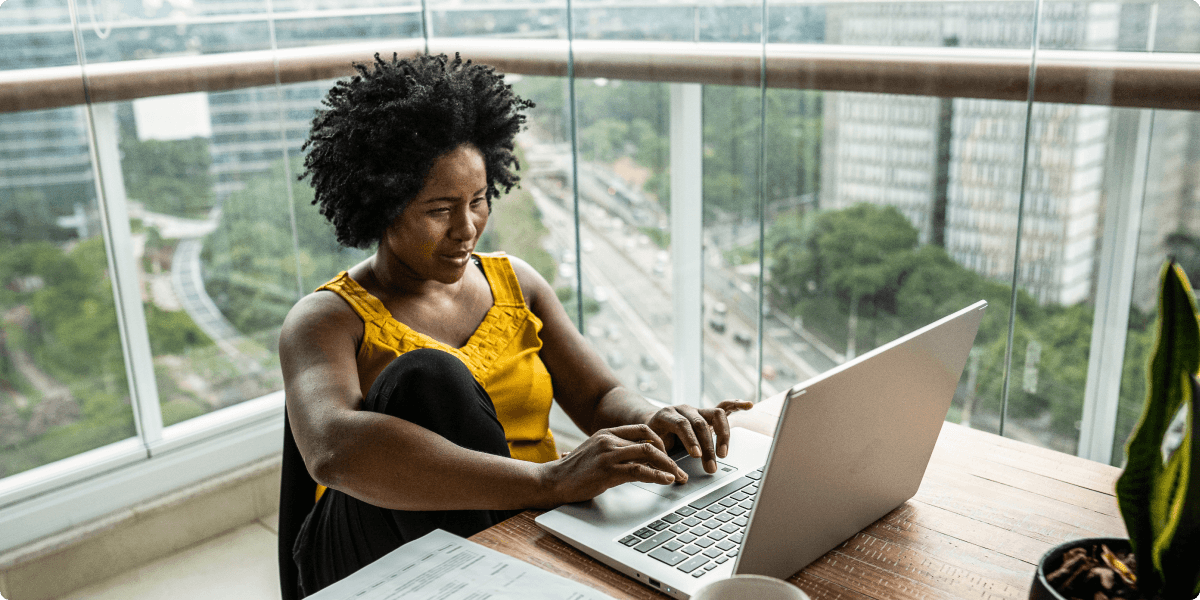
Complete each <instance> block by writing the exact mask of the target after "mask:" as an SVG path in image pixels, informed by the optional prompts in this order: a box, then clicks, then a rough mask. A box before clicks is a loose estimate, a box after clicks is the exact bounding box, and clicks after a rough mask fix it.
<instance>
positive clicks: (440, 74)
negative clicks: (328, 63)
mask: <svg viewBox="0 0 1200 600" xmlns="http://www.w3.org/2000/svg"><path fill="white" fill-rule="evenodd" d="M354 68H355V69H356V70H357V71H358V73H359V74H358V75H356V76H354V77H353V78H351V79H349V80H342V81H339V82H337V84H336V85H334V87H333V89H331V90H329V94H328V95H327V96H326V97H325V99H324V101H323V104H324V106H325V107H327V108H325V109H322V110H318V111H317V116H316V117H315V118H314V119H313V124H312V131H311V132H310V133H309V137H308V140H307V141H305V142H304V146H303V147H302V150H304V151H307V154H306V156H305V158H304V167H305V171H304V172H303V173H301V174H300V179H304V178H305V177H308V178H309V181H310V182H311V184H312V187H313V190H314V192H315V196H314V198H313V204H319V205H320V210H321V214H322V215H324V216H325V218H326V219H328V220H329V222H330V223H332V224H333V227H334V230H335V231H336V233H337V240H338V242H339V243H341V244H342V245H343V246H350V247H355V248H369V247H371V246H373V245H374V244H376V243H377V242H379V240H380V239H381V238H382V237H383V233H384V231H385V230H386V229H387V227H388V226H389V225H390V224H391V223H392V222H393V221H394V220H395V219H396V217H398V216H399V215H400V213H402V212H403V211H404V208H405V207H406V206H407V205H408V203H409V202H410V201H412V199H413V198H414V197H416V195H417V193H418V192H420V191H421V188H422V187H423V186H424V185H425V178H426V177H427V176H428V174H429V170H430V169H431V168H432V166H433V163H434V161H436V160H437V159H438V158H439V157H440V156H442V155H444V154H446V153H447V152H450V151H451V150H454V149H455V148H457V147H459V146H461V145H462V144H471V145H473V146H474V147H475V148H477V149H478V150H479V152H480V153H481V154H482V155H483V161H484V164H485V166H486V169H487V201H488V209H489V210H491V202H492V199H493V198H495V197H497V196H499V195H500V192H499V188H500V187H503V188H504V191H505V193H507V192H508V191H509V190H511V189H512V187H513V186H514V185H516V184H517V181H519V179H520V178H519V177H517V175H516V173H515V172H514V171H515V170H516V169H519V168H520V165H519V164H518V163H517V158H516V156H514V154H513V138H514V137H516V135H517V132H518V131H520V130H521V128H522V125H523V124H524V123H525V115H524V114H522V111H524V110H525V109H527V108H531V107H533V106H534V104H533V103H532V102H530V101H528V100H524V99H522V98H521V97H519V96H517V95H516V94H514V93H513V91H512V86H510V85H507V84H505V83H504V75H501V74H498V73H496V70H495V69H494V68H492V67H489V66H486V65H479V64H472V63H471V61H469V60H468V61H466V62H463V60H462V58H461V57H460V56H459V55H458V54H455V56H454V60H450V59H449V58H448V57H447V56H446V55H444V54H442V55H438V56H429V55H421V56H417V57H415V58H407V59H404V60H397V58H396V55H394V54H393V55H392V60H390V61H385V60H383V59H381V58H379V55H378V54H376V55H375V63H374V69H371V68H369V67H368V66H367V65H362V64H355V65H354Z"/></svg>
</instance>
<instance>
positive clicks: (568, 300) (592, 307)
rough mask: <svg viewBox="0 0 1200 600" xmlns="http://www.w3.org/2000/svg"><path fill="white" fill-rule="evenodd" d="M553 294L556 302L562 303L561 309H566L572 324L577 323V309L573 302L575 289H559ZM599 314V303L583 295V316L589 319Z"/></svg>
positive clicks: (575, 303)
mask: <svg viewBox="0 0 1200 600" xmlns="http://www.w3.org/2000/svg"><path fill="white" fill-rule="evenodd" d="M554 294H555V295H556V296H558V301H559V302H562V305H563V308H565V309H567V315H568V316H570V317H571V322H572V323H579V318H578V317H577V315H578V314H579V309H578V306H577V302H575V288H573V287H560V288H557V289H555V290H554ZM598 312H600V303H599V302H597V301H596V299H595V298H593V297H591V296H589V295H587V294H584V295H583V316H584V317H585V318H586V317H591V316H592V315H594V314H596V313H598Z"/></svg>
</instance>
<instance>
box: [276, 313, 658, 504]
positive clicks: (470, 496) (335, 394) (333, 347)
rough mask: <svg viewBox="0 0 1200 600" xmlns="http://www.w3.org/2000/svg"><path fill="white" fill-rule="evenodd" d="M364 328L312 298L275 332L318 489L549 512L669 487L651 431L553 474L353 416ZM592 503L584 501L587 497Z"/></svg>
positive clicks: (396, 424)
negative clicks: (642, 486)
mask: <svg viewBox="0 0 1200 600" xmlns="http://www.w3.org/2000/svg"><path fill="white" fill-rule="evenodd" d="M362 331H363V325H362V321H361V320H360V319H359V318H358V317H357V315H355V314H354V312H353V311H352V310H351V309H350V308H349V306H347V305H346V304H345V302H344V301H343V300H342V299H340V298H338V297H337V296H336V295H334V294H332V293H329V292H317V293H315V294H311V295H309V296H307V297H305V298H304V299H302V300H301V301H300V302H299V303H297V304H296V306H295V307H293V309H292V310H291V312H289V313H288V316H287V319H286V320H285V321H284V325H283V330H282V332H281V333H280V339H279V353H280V362H281V365H282V368H283V377H284V389H285V393H286V398H287V410H288V416H289V421H290V424H291V427H292V433H293V435H294V436H295V438H296V445H297V446H298V448H299V450H300V454H301V455H302V456H303V457H304V462H305V465H306V466H307V468H308V471H309V474H310V475H311V476H312V477H313V479H314V480H316V481H317V483H320V484H322V485H325V486H327V487H331V488H334V489H338V490H341V491H343V492H346V493H347V494H350V495H352V496H354V497H356V498H359V499H361V500H364V501H366V502H369V503H371V504H375V505H377V506H382V507H384V508H391V509H398V510H457V509H517V508H530V507H552V506H557V505H558V504H562V503H563V502H570V501H576V500H585V499H588V498H592V497H594V496H595V495H596V494H599V493H600V492H602V491H604V490H605V489H607V488H609V487H612V486H613V485H618V484H620V483H625V482H627V481H645V482H652V483H670V482H671V481H673V480H674V476H676V475H677V474H679V473H680V472H679V470H678V468H677V467H675V465H674V464H673V463H671V461H670V459H669V458H667V457H666V454H664V452H663V450H664V449H663V447H662V442H661V441H660V442H658V443H657V444H653V443H641V440H646V439H651V438H654V439H657V438H656V436H654V434H653V433H652V432H651V431H650V429H649V428H648V427H645V426H641V427H626V428H615V429H611V430H606V431H604V432H602V434H600V435H598V436H596V437H595V439H592V440H589V443H588V444H587V445H586V447H584V446H581V447H580V449H579V451H577V452H576V453H573V454H579V456H577V457H576V456H573V457H572V461H571V468H570V469H567V470H564V469H551V468H549V467H548V466H547V465H539V464H535V463H529V462H525V461H519V460H513V459H510V458H504V457H500V456H494V455H491V454H487V453H483V452H476V451H473V450H468V449H465V448H462V447H460V446H458V445H456V444H453V443H451V442H450V441H448V440H446V439H445V438H443V437H442V436H440V435H437V434H436V433H434V432H432V431H429V430H428V429H425V428H423V427H420V426H418V425H415V424H413V423H410V422H408V421H404V420H401V419H398V418H395V417H392V416H389V415H384V414H379V413H373V412H368V411H363V410H359V407H360V406H361V404H362V400H363V398H362V393H361V391H360V390H359V382H358V369H357V365H356V363H355V353H356V352H357V349H358V344H359V341H360V339H361V336H362ZM589 494H590V495H589Z"/></svg>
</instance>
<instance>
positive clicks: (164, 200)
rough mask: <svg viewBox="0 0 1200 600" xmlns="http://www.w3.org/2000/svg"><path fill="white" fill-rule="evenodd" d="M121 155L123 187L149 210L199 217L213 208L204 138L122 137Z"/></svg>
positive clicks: (206, 145) (208, 159) (207, 154)
mask: <svg viewBox="0 0 1200 600" xmlns="http://www.w3.org/2000/svg"><path fill="white" fill-rule="evenodd" d="M121 155H122V156H121V172H122V174H123V175H124V177H125V190H126V192H127V193H128V194H129V197H130V198H132V199H134V200H137V201H139V202H142V203H143V204H144V205H145V206H146V208H147V209H148V210H152V211H156V212H162V213H168V214H172V215H178V216H186V217H194V218H199V217H203V216H204V215H205V213H207V212H208V210H209V209H210V208H212V205H213V193H212V187H213V186H212V184H213V181H212V175H210V174H209V167H210V166H211V165H212V157H211V156H210V155H209V143H208V140H207V139H206V138H202V137H195V138H192V139H190V140H172V141H161V140H146V141H144V142H142V141H138V140H137V138H122V139H121Z"/></svg>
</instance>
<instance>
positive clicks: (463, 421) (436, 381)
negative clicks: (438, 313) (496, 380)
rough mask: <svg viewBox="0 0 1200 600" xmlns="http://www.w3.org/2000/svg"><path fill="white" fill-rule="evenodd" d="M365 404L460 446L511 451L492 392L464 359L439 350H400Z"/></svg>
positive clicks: (498, 451) (367, 408)
mask: <svg viewBox="0 0 1200 600" xmlns="http://www.w3.org/2000/svg"><path fill="white" fill-rule="evenodd" d="M363 407H364V409H366V410H369V411H372V412H379V413H383V414H387V415H391V416H394V417H397V418H400V419H404V420H406V421H409V422H411V423H415V424H417V425H420V426H422V427H424V428H426V429H429V430H430V431H433V432H435V433H437V434H439V435H442V436H443V437H445V438H447V439H449V440H450V441H452V442H454V443H455V444H458V445H460V446H464V447H469V448H472V449H475V450H480V451H484V452H488V453H490V454H502V455H507V454H508V446H507V444H506V443H505V441H504V440H505V435H504V426H503V425H502V424H501V423H500V420H499V419H498V418H497V416H496V409H495V407H494V406H493V405H492V399H491V397H490V396H488V393H487V391H485V390H484V389H483V386H481V385H479V383H478V382H477V381H476V380H475V377H474V375H472V374H471V371H470V369H468V368H467V367H466V365H464V364H463V363H462V361H460V360H459V359H458V358H457V357H455V356H454V355H452V354H449V353H447V352H443V351H441V350H434V349H421V350H413V351H411V352H406V353H404V354H402V355H400V357H399V358H397V359H396V360H394V361H392V364H390V365H388V366H387V368H385V369H384V370H383V372H382V373H380V375H379V377H378V378H377V379H376V380H375V383H374V384H373V385H372V386H371V391H370V393H368V394H367V398H366V399H365V401H364V402H363Z"/></svg>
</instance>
